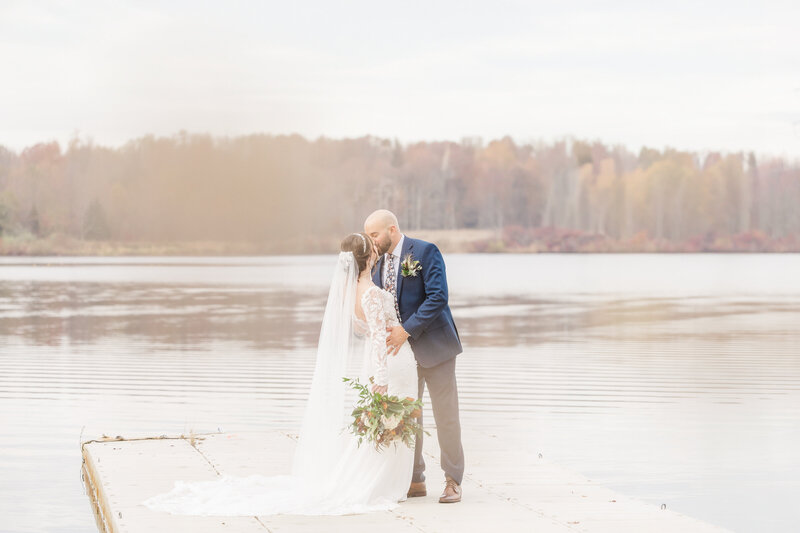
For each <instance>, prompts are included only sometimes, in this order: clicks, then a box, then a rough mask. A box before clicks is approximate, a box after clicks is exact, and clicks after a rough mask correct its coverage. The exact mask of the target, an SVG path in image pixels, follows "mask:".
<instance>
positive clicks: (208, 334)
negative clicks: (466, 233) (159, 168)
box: [0, 254, 800, 533]
mask: <svg viewBox="0 0 800 533" xmlns="http://www.w3.org/2000/svg"><path fill="white" fill-rule="evenodd" d="M445 259H446V262H447V268H448V277H449V282H450V302H451V307H452V309H453V314H454V316H455V319H456V321H457V323H458V327H459V331H460V332H461V334H462V340H463V341H464V346H465V352H464V354H462V355H461V356H459V359H458V368H457V372H458V379H459V388H460V397H461V405H462V424H463V425H464V426H465V427H468V428H469V429H470V431H486V432H489V433H492V434H498V435H500V436H502V437H503V438H502V439H499V441H500V442H501V443H502V444H501V446H508V447H512V446H513V447H516V446H525V447H526V449H529V450H531V451H532V452H533V451H537V452H540V453H542V454H544V455H545V456H546V457H547V458H548V459H550V460H552V461H554V462H557V463H560V464H562V465H564V466H566V467H568V468H570V469H573V470H577V471H579V472H581V473H583V474H585V475H586V476H588V477H589V478H591V479H592V480H596V481H600V482H602V483H603V484H606V485H608V486H610V487H612V488H614V489H616V490H618V491H621V492H623V493H625V494H627V495H631V496H634V497H638V498H641V499H644V500H647V501H650V502H652V503H654V504H662V503H665V504H667V506H668V507H669V508H670V509H673V510H676V511H678V512H682V513H685V514H689V515H691V516H695V517H697V518H700V519H702V520H705V521H708V522H712V523H715V524H719V525H721V526H725V527H728V528H730V529H732V530H735V531H748V532H763V531H791V530H795V529H796V527H797V523H798V520H800V511H799V510H798V506H797V498H798V496H800V452H799V451H798V450H800V328H799V327H798V326H800V255H761V254H753V255H736V254H730V255H721V254H720V255H449V256H446V258H445ZM334 264H335V256H325V257H323V256H304V257H256V258H254V257H246V258H160V257H149V258H111V259H109V258H35V259H33V258H0V365H2V366H0V422H2V426H0V427H2V430H1V431H0V531H3V532H12V531H13V532H25V533H32V532H44V531H48V532H50V531H52V532H56V531H58V532H86V533H93V532H94V531H96V529H95V524H94V519H93V517H92V513H91V509H90V506H89V503H88V498H87V497H86V496H85V495H84V493H83V487H82V485H81V481H80V462H81V459H80V447H79V443H80V441H81V440H86V439H88V438H94V437H98V436H100V435H102V434H104V433H105V434H107V435H111V436H115V435H123V436H141V435H161V434H180V433H188V432H189V431H190V430H191V431H195V432H210V431H218V430H221V431H232V432H243V431H253V430H263V429H267V428H285V429H289V430H292V429H297V427H298V425H299V417H300V416H301V415H302V410H303V399H304V395H305V392H306V390H307V387H308V384H309V379H310V375H311V371H312V368H313V360H314V349H315V346H316V340H317V339H316V337H317V333H318V331H319V325H320V320H321V318H322V317H321V315H322V310H323V306H324V302H325V297H326V294H327V287H328V283H329V279H330V275H331V273H332V269H333V265H334ZM427 420H432V417H431V416H430V413H428V417H427ZM464 446H465V452H466V457H467V469H468V470H469V459H470V456H469V442H465V443H464ZM498 452H499V453H501V452H502V449H499V450H498ZM429 475H430V478H431V480H432V482H434V483H436V482H438V480H437V477H436V476H437V475H438V473H437V472H430V473H429ZM437 486H438V485H437ZM465 505H468V502H465Z"/></svg>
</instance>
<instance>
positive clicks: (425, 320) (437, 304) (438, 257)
mask: <svg viewBox="0 0 800 533" xmlns="http://www.w3.org/2000/svg"><path fill="white" fill-rule="evenodd" d="M428 250H429V251H427V252H426V253H425V254H424V255H423V257H422V258H421V259H422V260H421V261H420V264H421V265H422V272H421V274H422V280H423V282H424V283H423V284H424V286H425V300H424V301H423V302H422V305H420V306H419V308H418V309H417V311H416V312H415V313H414V314H413V315H411V316H410V317H408V319H406V320H405V321H404V322H403V329H405V330H406V331H407V332H408V334H409V335H410V336H411V338H412V339H415V340H416V339H418V338H419V337H420V335H422V333H423V332H424V331H425V330H426V329H428V326H429V325H430V324H431V322H433V320H434V319H435V318H436V317H438V316H439V314H440V313H441V312H442V310H443V309H444V308H445V307H446V306H447V277H446V276H445V269H444V259H443V258H442V253H441V252H440V251H439V249H438V248H437V247H436V245H433V244H432V245H430V246H429V247H428Z"/></svg>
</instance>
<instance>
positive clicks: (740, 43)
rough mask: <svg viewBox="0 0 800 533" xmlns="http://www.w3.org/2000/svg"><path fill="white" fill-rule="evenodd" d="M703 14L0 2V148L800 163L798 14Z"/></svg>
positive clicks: (709, 5)
mask: <svg viewBox="0 0 800 533" xmlns="http://www.w3.org/2000/svg"><path fill="white" fill-rule="evenodd" d="M659 4H660V5H661V6H663V7H658V5H659ZM698 4H700V3H699V2H657V3H653V2H641V1H639V2H497V1H492V2H488V1H487V2H482V3H470V2H391V3H385V2H376V1H371V2H322V1H321V2H258V1H252V2H232V1H226V2H216V3H212V2H106V1H82V2H66V1H65V2H34V1H21V2H16V1H8V0H0V62H1V63H2V72H3V74H2V77H0V80H1V81H0V144H2V145H5V146H6V147H9V148H12V149H15V150H20V149H22V148H24V147H25V146H29V145H31V144H34V143H36V142H40V141H47V140H53V139H56V140H58V141H60V142H62V143H65V142H66V141H67V140H68V139H69V138H70V137H72V136H73V135H75V134H76V132H77V134H78V135H79V136H80V137H81V138H84V139H88V138H90V139H93V140H94V142H96V143H99V144H106V145H111V146H118V145H120V144H123V143H124V142H126V141H128V140H130V139H133V138H136V137H140V136H142V135H146V134H151V133H152V134H156V135H172V134H174V133H176V132H177V131H179V130H187V131H189V132H198V133H212V134H215V135H239V134H247V133H276V134H277V133H299V134H301V135H305V136H307V137H310V138H315V137H318V136H320V135H324V136H327V137H337V138H338V137H358V136H362V135H367V134H370V135H377V136H380V137H390V138H398V139H400V140H401V141H403V142H410V141H416V140H444V139H450V140H459V139H461V138H462V137H465V136H480V137H483V138H484V139H492V138H499V137H502V136H505V135H511V136H512V137H513V138H514V139H515V140H517V141H520V142H527V141H534V140H545V141H550V140H553V139H556V138H560V137H564V136H575V137H578V138H588V139H598V140H600V141H602V142H604V143H607V144H616V143H622V144H625V145H626V146H628V147H630V148H631V149H634V150H637V149H638V148H639V147H641V146H642V145H647V146H650V147H654V148H663V147H664V146H672V147H676V148H679V149H690V150H700V151H703V150H726V151H736V150H755V151H756V152H758V153H768V154H774V155H788V156H790V157H792V158H795V157H800V31H798V29H797V28H798V21H800V7H798V6H800V3H797V2H761V3H756V2H747V3H742V2H735V1H733V2H717V1H712V2H703V3H702V4H703V5H702V6H700V5H698Z"/></svg>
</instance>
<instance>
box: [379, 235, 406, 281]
mask: <svg viewBox="0 0 800 533" xmlns="http://www.w3.org/2000/svg"><path fill="white" fill-rule="evenodd" d="M404 240H406V236H405V235H403V234H402V233H401V234H400V241H399V242H398V243H397V246H395V247H394V250H390V252H391V253H392V254H394V264H393V265H392V266H393V267H394V283H395V290H397V287H396V285H397V283H398V281H399V280H400V254H401V253H403V241H404ZM388 258H389V253H388V252H387V254H386V256H384V258H383V259H384V261H383V286H384V287H386V273H387V272H389V261H388Z"/></svg>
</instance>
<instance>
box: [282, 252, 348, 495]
mask: <svg viewBox="0 0 800 533" xmlns="http://www.w3.org/2000/svg"><path fill="white" fill-rule="evenodd" d="M357 284H358V265H356V261H355V257H354V256H353V254H352V252H341V253H340V254H339V259H338V261H337V263H336V269H335V271H334V274H333V279H332V280H331V288H330V291H329V292H328V303H327V304H326V306H325V314H324V316H323V318H322V328H321V330H320V335H319V344H318V346H317V361H316V365H315V367H314V378H313V379H312V382H311V390H310V392H309V396H308V403H307V404H306V412H305V416H304V418H303V424H302V427H301V431H300V440H299V442H298V444H297V448H296V451H295V455H294V462H293V464H292V475H293V476H297V477H301V478H304V479H314V480H315V482H317V483H321V484H325V483H326V482H327V481H328V480H329V477H330V475H331V474H332V469H333V467H334V466H335V465H336V462H337V459H338V457H339V454H340V452H341V450H340V449H339V446H337V443H340V442H341V439H339V438H337V437H338V436H339V434H340V433H341V432H342V431H343V428H344V427H345V426H346V425H347V423H348V422H349V420H348V415H349V412H348V409H347V405H348V403H349V402H348V401H347V399H348V398H350V397H351V395H350V394H348V391H349V387H348V386H347V384H346V383H344V382H343V381H342V378H343V377H345V376H346V375H349V376H351V377H353V375H354V373H355V372H357V373H358V374H361V373H363V372H362V371H363V365H364V343H363V340H362V339H360V338H359V336H358V335H357V332H356V328H355V324H354V320H355V318H354V317H355V303H356V286H357ZM359 365H360V368H359ZM349 405H350V408H351V409H352V403H349Z"/></svg>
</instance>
